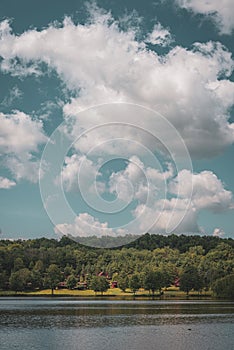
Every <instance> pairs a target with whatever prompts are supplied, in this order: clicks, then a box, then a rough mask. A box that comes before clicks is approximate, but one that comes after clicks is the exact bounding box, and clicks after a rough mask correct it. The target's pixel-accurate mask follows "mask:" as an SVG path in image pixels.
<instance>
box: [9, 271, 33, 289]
mask: <svg viewBox="0 0 234 350" xmlns="http://www.w3.org/2000/svg"><path fill="white" fill-rule="evenodd" d="M30 277H31V273H30V271H29V269H26V268H24V269H20V270H18V271H16V272H12V274H11V276H10V279H9V286H10V289H11V290H15V291H23V290H25V289H26V288H27V285H28V283H29V282H30Z"/></svg>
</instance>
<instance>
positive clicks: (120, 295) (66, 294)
mask: <svg viewBox="0 0 234 350" xmlns="http://www.w3.org/2000/svg"><path fill="white" fill-rule="evenodd" d="M0 297H15V298H17V297H25V298H32V297H35V298H40V297H41V298H77V299H113V300H137V299H138V300H139V299H144V300H189V299H192V300H194V299H203V300H204V299H209V300H215V299H217V298H216V297H215V296H213V295H212V293H211V292H204V293H202V294H199V293H197V292H191V294H189V295H188V296H187V295H186V293H184V292H181V291H164V293H163V295H160V294H156V293H155V295H152V294H148V293H145V292H142V291H140V292H138V293H136V294H135V295H134V294H133V293H131V292H120V291H119V290H116V292H115V291H113V290H108V291H107V292H105V293H103V294H100V293H95V292H93V291H91V290H85V291H77V290H68V289H64V290H63V289H62V290H61V289H58V290H54V293H53V294H52V293H51V291H50V290H48V289H46V290H40V291H33V292H32V291H30V292H27V291H26V292H15V291H0Z"/></svg>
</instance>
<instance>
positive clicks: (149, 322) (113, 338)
mask: <svg viewBox="0 0 234 350" xmlns="http://www.w3.org/2000/svg"><path fill="white" fill-rule="evenodd" d="M233 311H234V302H227V301H223V302H222V301H163V300H149V301H142V300H136V301H134V300H133V301H127V300H125V301H118V300H77V299H76V300H74V299H64V298H63V299H58V298H54V299H53V298H51V299H49V298H47V299H46V298H44V299H42V298H40V299H38V298H30V299H28V298H27V299H26V298H0V349H1V350H11V349H20V350H46V349H51V350H55V349H56V350H65V349H69V350H73V349H82V350H99V349H100V350H107V349H108V350H117V349H118V350H125V349H126V350H133V349H134V350H154V349H160V350H177V349H178V350H203V349H204V350H233V349H234V316H233Z"/></svg>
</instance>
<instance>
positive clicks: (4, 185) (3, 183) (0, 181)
mask: <svg viewBox="0 0 234 350" xmlns="http://www.w3.org/2000/svg"><path fill="white" fill-rule="evenodd" d="M15 185H16V183H15V181H12V180H9V179H8V178H6V177H2V176H0V188H1V189H9V188H11V187H14V186H15Z"/></svg>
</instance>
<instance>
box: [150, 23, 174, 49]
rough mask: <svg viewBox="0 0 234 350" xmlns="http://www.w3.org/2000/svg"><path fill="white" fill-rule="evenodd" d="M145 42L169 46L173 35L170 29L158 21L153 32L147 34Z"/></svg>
mask: <svg viewBox="0 0 234 350" xmlns="http://www.w3.org/2000/svg"><path fill="white" fill-rule="evenodd" d="M145 42H146V43H150V44H152V45H160V46H168V45H169V44H171V42H172V37H171V34H170V31H169V30H168V29H165V28H163V26H162V25H161V24H160V23H157V24H155V25H154V28H153V30H152V32H151V33H149V34H148V35H147V37H146V40H145Z"/></svg>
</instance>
